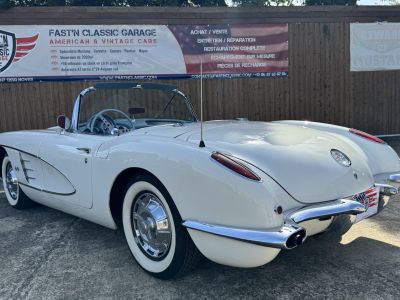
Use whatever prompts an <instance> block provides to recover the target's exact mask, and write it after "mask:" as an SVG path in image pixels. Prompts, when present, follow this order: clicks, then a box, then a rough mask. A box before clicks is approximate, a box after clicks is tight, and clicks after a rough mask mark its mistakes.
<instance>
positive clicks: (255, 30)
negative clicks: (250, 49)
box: [231, 24, 288, 37]
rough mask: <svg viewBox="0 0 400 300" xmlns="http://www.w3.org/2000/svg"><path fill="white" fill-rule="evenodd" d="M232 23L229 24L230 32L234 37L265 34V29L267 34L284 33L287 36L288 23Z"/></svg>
mask: <svg viewBox="0 0 400 300" xmlns="http://www.w3.org/2000/svg"><path fill="white" fill-rule="evenodd" d="M246 27H247V26H244V25H232V26H231V34H232V36H234V37H248V36H252V37H253V36H254V37H259V36H265V35H266V33H265V32H266V31H268V35H272V34H281V33H282V34H285V35H286V36H288V25H287V24H277V25H268V26H265V25H263V24H259V25H248V28H246Z"/></svg>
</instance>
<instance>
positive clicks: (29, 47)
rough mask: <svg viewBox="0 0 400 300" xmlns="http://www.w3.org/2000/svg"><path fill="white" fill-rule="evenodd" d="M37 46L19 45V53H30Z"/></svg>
mask: <svg viewBox="0 0 400 300" xmlns="http://www.w3.org/2000/svg"><path fill="white" fill-rule="evenodd" d="M35 46H36V44H30V45H18V46H17V51H29V50H32V49H33V48H35Z"/></svg>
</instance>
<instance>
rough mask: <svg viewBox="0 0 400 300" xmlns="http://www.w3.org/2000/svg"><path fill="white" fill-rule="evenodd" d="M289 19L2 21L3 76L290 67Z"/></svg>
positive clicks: (255, 72) (140, 75) (255, 71)
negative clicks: (236, 21)
mask: <svg viewBox="0 0 400 300" xmlns="http://www.w3.org/2000/svg"><path fill="white" fill-rule="evenodd" d="M288 38H289V35H288V24H234V25H229V24H220V25H218V24H215V25H32V26H26V25H0V83H1V82H22V81H33V80H84V79H95V80H96V79H100V80H119V79H120V80H129V79H156V78H196V76H197V77H198V76H199V72H200V62H202V64H203V71H204V76H205V77H208V78H212V77H228V78H230V77H253V76H256V77H279V76H287V74H288V53H289V50H288Z"/></svg>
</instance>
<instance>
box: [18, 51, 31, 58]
mask: <svg viewBox="0 0 400 300" xmlns="http://www.w3.org/2000/svg"><path fill="white" fill-rule="evenodd" d="M28 53H29V52H17V53H15V57H16V58H22V57H24V56H25V55H27V54H28Z"/></svg>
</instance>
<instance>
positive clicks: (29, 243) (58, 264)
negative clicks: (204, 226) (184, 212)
mask: <svg viewBox="0 0 400 300" xmlns="http://www.w3.org/2000/svg"><path fill="white" fill-rule="evenodd" d="M0 190H1V187H0ZM399 230H400V200H399V199H395V201H393V202H391V204H390V206H389V207H388V209H386V210H385V211H384V212H382V213H381V214H380V215H379V216H377V217H375V218H372V219H368V220H366V221H364V222H362V223H359V224H357V225H355V226H354V227H353V228H352V230H351V231H350V232H349V233H347V234H346V235H345V237H344V240H343V241H342V243H341V244H336V243H322V242H320V241H315V240H313V239H312V238H310V239H309V240H307V242H306V243H305V244H304V245H303V246H302V247H300V248H298V249H296V250H292V251H284V252H281V254H280V255H279V256H278V258H277V259H276V260H274V261H273V262H272V263H270V264H268V265H265V266H263V267H260V268H256V269H236V268H229V267H224V266H220V265H217V264H214V263H212V262H210V261H207V260H204V261H203V262H202V264H201V265H200V266H199V268H198V269H197V270H196V271H194V272H193V273H192V274H190V275H189V276H186V277H185V278H182V279H179V280H176V281H160V280H156V279H154V278H152V277H150V276H149V275H147V274H146V273H144V272H143V271H141V269H140V268H139V267H138V266H137V265H136V263H135V262H134V261H133V259H132V258H131V256H130V253H129V251H128V248H127V246H126V245H125V241H124V237H123V234H122V232H121V231H112V230H109V229H106V228H103V227H100V226H98V225H95V224H92V223H89V222H86V221H83V220H81V219H78V218H75V217H72V216H69V215H66V214H64V213H61V212H58V211H55V210H52V209H49V208H46V207H43V206H38V207H36V208H33V209H29V210H26V211H17V210H15V209H12V208H11V207H9V206H8V205H7V203H6V200H5V197H4V194H3V193H1V192H0V298H1V299H302V300H303V299H310V298H318V299H325V298H330V299H400V233H399ZM227 251H229V249H227Z"/></svg>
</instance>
